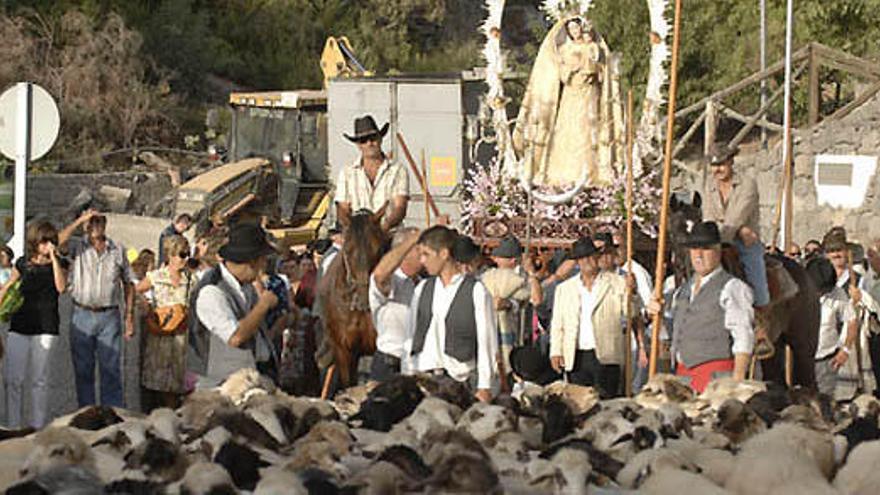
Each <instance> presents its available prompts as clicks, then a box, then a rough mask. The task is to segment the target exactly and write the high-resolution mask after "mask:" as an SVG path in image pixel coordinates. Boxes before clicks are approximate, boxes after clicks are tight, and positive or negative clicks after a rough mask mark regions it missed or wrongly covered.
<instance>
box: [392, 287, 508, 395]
mask: <svg viewBox="0 0 880 495" xmlns="http://www.w3.org/2000/svg"><path fill="white" fill-rule="evenodd" d="M430 280H431V279H427V280H423V281H422V282H421V283H419V285H418V287H416V291H415V294H413V298H412V303H411V304H410V309H409V318H408V324H407V331H406V343H405V344H404V359H403V360H402V362H401V371H402V373H404V374H407V373H410V374H411V373H414V372H419V371H431V370H436V369H444V370H446V372H447V373H449V376H451V377H452V378H453V379H455V380H458V381H465V380H467V379H468V376H469V375H470V373H471V372H472V371H474V369H476V371H477V388H478V389H488V388H490V387H491V384H492V377H493V376H494V374H495V370H496V366H495V355H496V354H497V353H498V331H497V329H496V327H495V310H494V308H493V306H492V296H491V295H490V294H489V291H488V290H486V287H485V286H484V285H483V284H482V283H481V282H479V281H478V282H477V283H476V284H475V285H474V296H473V297H474V320H475V321H476V326H477V357H476V360H472V361H468V362H466V363H464V362H461V361H458V360H456V359H455V358H453V357H451V356H449V355H447V354H446V352H445V349H444V346H445V342H446V315H447V313H448V312H449V307H450V306H451V305H452V300H453V299H455V295H456V294H457V293H458V289H459V287H460V286H461V283H462V281H464V275H462V274H459V275H456V276H454V277H453V278H452V281H451V282H450V284H449V285H446V286H444V285H443V282H442V280H440V279H439V278H438V279H437V283H436V284H434V301H433V303H432V306H431V310H432V317H431V322H430V324H429V325H428V332H427V334H426V335H425V345H424V347H423V348H422V351H421V352H420V353H418V354H416V355H415V356H412V355H411V354H412V345H413V338H414V337H415V329H416V318H417V317H418V309H419V301H420V300H421V298H422V292H423V291H424V289H425V284H426V283H427V282H428V281H430Z"/></svg>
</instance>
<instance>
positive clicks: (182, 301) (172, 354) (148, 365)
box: [136, 235, 196, 412]
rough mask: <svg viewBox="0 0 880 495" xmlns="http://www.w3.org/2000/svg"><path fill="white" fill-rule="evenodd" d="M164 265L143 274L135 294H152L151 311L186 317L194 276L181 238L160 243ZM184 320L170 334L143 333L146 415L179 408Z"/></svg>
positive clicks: (182, 389)
mask: <svg viewBox="0 0 880 495" xmlns="http://www.w3.org/2000/svg"><path fill="white" fill-rule="evenodd" d="M163 244H164V245H163V250H164V251H165V253H166V254H165V255H166V261H165V264H164V265H163V266H161V267H160V268H159V269H157V270H153V271H150V272H147V276H146V277H144V279H143V280H141V281H140V282H139V283H138V285H137V287H136V290H137V292H139V293H144V292H147V291H149V290H151V289H152V290H153V296H154V301H153V310H158V309H161V308H166V309H168V308H173V307H175V306H177V307H178V310H177V311H182V312H183V314H186V310H187V308H188V306H189V301H188V299H189V294H190V291H191V290H192V289H194V288H195V287H194V286H195V283H196V280H195V276H194V275H193V273H192V271H191V270H189V269H187V260H188V259H189V242H188V241H187V240H186V238H184V237H183V236H181V235H173V236H169V237H166V238H165V239H164V241H163ZM187 323H188V321H187V318H183V320H182V321H181V322H180V324H179V325H178V326H177V328H176V329H173V331H167V329H165V330H163V331H161V332H155V331H147V332H144V336H143V337H144V346H143V351H142V353H141V388H142V392H143V394H142V396H143V404H142V405H143V408H144V410H145V411H147V412H149V411H152V410H153V409H155V408H157V407H169V408H172V409H175V408H177V407H178V406H179V405H180V398H181V397H182V396H183V395H184V394H185V393H186V385H185V380H184V378H185V375H186V332H187V326H188V325H187Z"/></svg>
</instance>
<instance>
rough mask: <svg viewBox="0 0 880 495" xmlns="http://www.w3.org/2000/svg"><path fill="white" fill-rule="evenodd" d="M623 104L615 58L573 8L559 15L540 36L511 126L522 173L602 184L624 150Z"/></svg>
mask: <svg viewBox="0 0 880 495" xmlns="http://www.w3.org/2000/svg"><path fill="white" fill-rule="evenodd" d="M622 145H623V109H622V106H621V100H620V85H619V80H618V75H617V69H616V64H615V63H614V62H613V60H612V58H611V52H610V50H609V49H608V45H607V44H606V43H605V41H604V40H602V38H601V37H600V36H599V35H598V34H597V33H596V32H595V31H594V30H593V28H592V26H591V25H590V23H589V22H588V21H587V20H586V19H584V18H583V17H580V16H568V17H563V18H561V19H560V20H559V21H558V22H557V23H556V24H554V25H553V27H552V28H551V29H550V32H549V33H548V34H547V37H546V38H544V41H543V42H542V43H541V48H540V49H539V51H538V57H537V58H536V59H535V65H534V66H533V67H532V74H531V77H530V78H529V85H528V87H527V88H526V92H525V95H524V97H523V101H522V106H521V107H520V111H519V115H518V116H517V120H516V127H515V128H514V131H513V149H514V152H515V153H516V155H517V158H520V159H523V158H525V166H526V167H527V170H526V176H527V177H529V178H530V180H531V181H532V183H533V184H537V185H544V186H566V185H571V184H577V183H583V184H581V185H589V186H601V185H607V184H609V183H610V182H611V181H612V180H613V178H614V176H615V172H614V170H613V169H614V167H615V166H618V164H620V163H622V158H623V152H622V151H623V150H622Z"/></svg>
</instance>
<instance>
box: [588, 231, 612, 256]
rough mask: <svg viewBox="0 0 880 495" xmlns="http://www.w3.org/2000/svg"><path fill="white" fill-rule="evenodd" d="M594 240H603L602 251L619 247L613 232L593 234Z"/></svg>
mask: <svg viewBox="0 0 880 495" xmlns="http://www.w3.org/2000/svg"><path fill="white" fill-rule="evenodd" d="M593 241H601V242H602V251H610V250H613V249H614V248H616V247H617V244H615V243H614V236H613V235H612V234H611V232H597V233H596V235H594V236H593Z"/></svg>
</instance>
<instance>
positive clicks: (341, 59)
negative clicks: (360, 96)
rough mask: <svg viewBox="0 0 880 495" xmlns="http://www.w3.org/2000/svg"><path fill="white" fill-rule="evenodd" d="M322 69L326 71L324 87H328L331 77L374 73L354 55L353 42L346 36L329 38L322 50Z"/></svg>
mask: <svg viewBox="0 0 880 495" xmlns="http://www.w3.org/2000/svg"><path fill="white" fill-rule="evenodd" d="M321 70H322V71H323V72H324V89H327V85H328V84H329V82H330V79H336V78H339V77H353V76H358V77H364V76H367V77H369V76H372V75H373V73H372V72H370V71H368V70H367V69H365V68H364V66H363V65H362V64H361V63H360V62H359V61H358V59H357V57H355V56H354V50H352V49H351V43H349V41H348V38H346V37H345V36H339V37H334V36H330V37H329V38H327V42H326V43H324V51H323V52H321Z"/></svg>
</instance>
